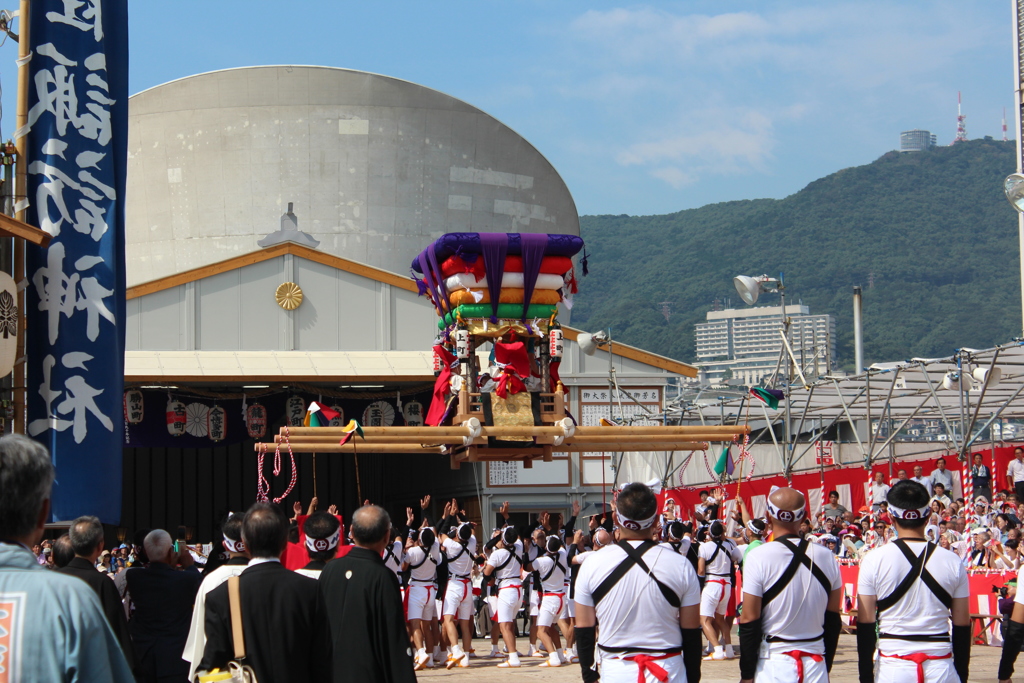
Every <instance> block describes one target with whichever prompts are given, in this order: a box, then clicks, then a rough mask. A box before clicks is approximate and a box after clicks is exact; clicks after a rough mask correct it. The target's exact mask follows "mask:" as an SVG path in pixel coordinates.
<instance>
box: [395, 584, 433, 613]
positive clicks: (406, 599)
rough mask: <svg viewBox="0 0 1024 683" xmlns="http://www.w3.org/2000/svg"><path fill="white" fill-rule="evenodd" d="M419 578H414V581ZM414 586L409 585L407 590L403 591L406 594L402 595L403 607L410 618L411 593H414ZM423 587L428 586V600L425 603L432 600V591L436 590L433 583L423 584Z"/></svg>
mask: <svg viewBox="0 0 1024 683" xmlns="http://www.w3.org/2000/svg"><path fill="white" fill-rule="evenodd" d="M418 580H419V579H413V581H418ZM412 588H413V587H412V586H409V587H408V588H406V589H405V591H403V592H404V593H405V595H403V596H402V607H404V608H405V618H406V619H408V618H409V594H410V593H412ZM422 588H426V589H427V602H426V603H424V604H428V603H429V602H430V591H431V590H434V589H435V586H433V585H429V586H422Z"/></svg>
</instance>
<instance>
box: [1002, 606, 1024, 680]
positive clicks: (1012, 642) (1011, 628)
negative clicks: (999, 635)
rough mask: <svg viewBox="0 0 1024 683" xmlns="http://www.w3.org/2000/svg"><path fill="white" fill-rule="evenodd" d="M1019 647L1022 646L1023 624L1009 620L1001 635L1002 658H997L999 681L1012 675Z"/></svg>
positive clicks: (1023, 639)
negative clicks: (1003, 633)
mask: <svg viewBox="0 0 1024 683" xmlns="http://www.w3.org/2000/svg"><path fill="white" fill-rule="evenodd" d="M1021 645H1024V624H1022V623H1020V622H1017V621H1014V620H1013V619H1010V621H1009V622H1007V624H1006V633H1005V635H1003V656H1002V657H1000V658H999V674H998V675H997V676H996V677H997V678H998V679H999V680H1003V679H1006V678H1009V677H1010V676H1012V675H1013V665H1014V664H1016V662H1017V653H1018V652H1020V646H1021Z"/></svg>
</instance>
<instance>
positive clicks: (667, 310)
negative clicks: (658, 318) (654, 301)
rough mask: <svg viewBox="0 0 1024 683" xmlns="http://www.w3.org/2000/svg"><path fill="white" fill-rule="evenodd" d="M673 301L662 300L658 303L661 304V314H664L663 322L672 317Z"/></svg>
mask: <svg viewBox="0 0 1024 683" xmlns="http://www.w3.org/2000/svg"><path fill="white" fill-rule="evenodd" d="M674 303H675V301H662V302H660V303H659V304H658V305H659V306H661V314H662V315H663V316H665V322H668V319H669V318H671V317H672V304H674Z"/></svg>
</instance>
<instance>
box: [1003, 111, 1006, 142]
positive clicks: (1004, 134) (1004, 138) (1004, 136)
mask: <svg viewBox="0 0 1024 683" xmlns="http://www.w3.org/2000/svg"><path fill="white" fill-rule="evenodd" d="M1003 142H1006V107H1003Z"/></svg>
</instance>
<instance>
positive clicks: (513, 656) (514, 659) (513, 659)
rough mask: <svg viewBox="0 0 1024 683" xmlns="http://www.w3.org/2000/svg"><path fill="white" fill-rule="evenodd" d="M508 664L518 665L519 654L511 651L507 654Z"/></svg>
mask: <svg viewBox="0 0 1024 683" xmlns="http://www.w3.org/2000/svg"><path fill="white" fill-rule="evenodd" d="M508 663H509V664H511V665H512V666H516V665H518V664H519V653H518V652H517V651H515V650H512V651H511V652H509V653H508Z"/></svg>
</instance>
